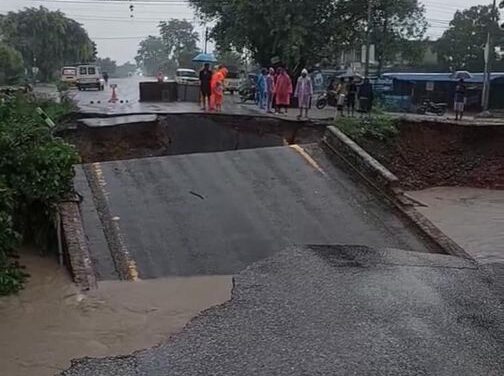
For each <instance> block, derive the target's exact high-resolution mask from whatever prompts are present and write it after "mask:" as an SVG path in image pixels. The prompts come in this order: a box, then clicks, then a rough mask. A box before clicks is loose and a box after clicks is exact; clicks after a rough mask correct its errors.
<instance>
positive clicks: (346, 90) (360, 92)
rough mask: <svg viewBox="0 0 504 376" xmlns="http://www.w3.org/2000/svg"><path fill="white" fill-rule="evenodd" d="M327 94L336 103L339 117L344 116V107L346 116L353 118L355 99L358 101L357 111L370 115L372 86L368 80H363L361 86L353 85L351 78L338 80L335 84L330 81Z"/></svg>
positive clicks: (372, 97) (333, 81)
mask: <svg viewBox="0 0 504 376" xmlns="http://www.w3.org/2000/svg"><path fill="white" fill-rule="evenodd" d="M327 93H328V96H329V97H330V98H333V100H334V101H335V102H336V110H337V112H338V114H339V115H340V116H342V117H343V116H345V107H346V109H347V115H348V116H354V114H355V105H356V102H357V99H358V100H359V109H360V111H361V112H362V113H371V109H372V107H373V99H374V96H373V86H372V85H371V82H370V81H369V79H368V78H366V79H364V82H363V83H362V84H361V85H358V86H357V84H356V83H355V80H354V78H353V77H348V79H347V81H346V82H345V78H343V77H342V78H340V80H339V82H338V83H336V80H335V79H332V80H331V82H330V83H329V86H328V88H327Z"/></svg>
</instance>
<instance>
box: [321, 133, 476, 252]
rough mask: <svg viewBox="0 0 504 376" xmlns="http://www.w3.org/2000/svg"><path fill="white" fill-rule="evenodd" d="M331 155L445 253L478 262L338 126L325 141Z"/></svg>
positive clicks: (388, 172) (395, 177) (390, 173)
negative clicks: (419, 209) (423, 212)
mask: <svg viewBox="0 0 504 376" xmlns="http://www.w3.org/2000/svg"><path fill="white" fill-rule="evenodd" d="M322 142H323V144H325V145H326V146H327V147H328V149H329V151H330V152H332V153H334V154H335V155H336V156H337V157H339V159H341V160H342V161H343V162H345V163H346V164H347V165H348V166H349V167H350V168H351V169H352V170H353V171H355V172H356V173H357V174H358V175H359V176H360V177H361V178H363V179H364V180H365V181H366V182H367V184H368V185H370V186H371V187H373V188H374V189H375V190H376V191H377V192H378V193H379V194H381V195H382V196H384V197H385V198H386V199H387V200H388V201H389V202H391V203H392V204H393V205H394V206H395V207H396V208H397V209H398V210H399V211H400V212H401V214H402V215H403V216H404V217H406V218H407V219H408V220H409V222H411V223H412V224H413V225H415V226H416V228H418V229H419V230H420V232H421V233H422V234H423V235H425V236H427V237H428V238H429V239H430V240H432V241H433V242H434V243H435V244H436V245H438V246H439V247H440V248H441V249H442V250H443V251H444V252H445V253H447V254H449V255H452V256H457V257H461V258H465V259H470V260H475V259H474V257H472V256H471V255H470V254H469V253H468V252H467V251H466V250H465V249H463V248H462V247H461V246H460V245H458V244H457V243H456V242H455V241H454V240H453V239H451V238H450V237H449V236H447V235H446V234H445V233H443V231H441V229H439V228H438V227H437V226H436V225H435V224H434V223H433V222H432V221H430V220H429V219H428V218H427V217H425V216H424V215H423V214H422V213H420V212H419V211H418V210H417V209H416V207H415V206H414V203H413V202H412V201H411V200H410V199H409V198H408V197H406V196H405V195H404V191H403V190H402V188H401V182H400V180H399V178H398V177H397V176H395V175H394V174H393V173H392V172H390V171H389V170H388V169H387V168H386V167H385V166H383V165H382V164H381V163H380V162H378V161H377V160H376V159H375V158H373V157H372V156H371V155H370V154H369V153H368V152H366V151H365V150H364V149H362V148H361V147H360V146H359V145H358V144H357V143H356V142H355V141H353V140H352V139H351V138H350V137H348V136H347V135H345V134H344V133H343V132H341V131H340V130H339V129H338V128H336V127H335V126H332V125H331V126H328V127H327V129H326V133H325V135H324V137H323V139H322Z"/></svg>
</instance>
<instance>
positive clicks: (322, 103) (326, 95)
mask: <svg viewBox="0 0 504 376" xmlns="http://www.w3.org/2000/svg"><path fill="white" fill-rule="evenodd" d="M336 102H337V100H336V96H335V95H334V94H333V92H328V91H327V90H324V91H323V92H322V93H320V94H319V95H318V97H317V100H316V102H315V106H316V107H317V108H318V109H319V110H322V109H324V108H325V107H326V106H327V105H330V106H333V107H335V106H336Z"/></svg>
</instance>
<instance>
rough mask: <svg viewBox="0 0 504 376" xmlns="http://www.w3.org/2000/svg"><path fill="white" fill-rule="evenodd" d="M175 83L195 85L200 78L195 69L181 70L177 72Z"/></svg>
mask: <svg viewBox="0 0 504 376" xmlns="http://www.w3.org/2000/svg"><path fill="white" fill-rule="evenodd" d="M175 82H176V83H177V84H192V83H194V84H195V83H198V82H199V76H198V74H197V73H196V71H195V70H194V69H186V68H180V69H177V71H176V72H175Z"/></svg>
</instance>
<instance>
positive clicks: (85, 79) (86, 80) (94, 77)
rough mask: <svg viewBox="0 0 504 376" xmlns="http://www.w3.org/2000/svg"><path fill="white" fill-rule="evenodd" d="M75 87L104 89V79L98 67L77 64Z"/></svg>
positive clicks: (80, 88)
mask: <svg viewBox="0 0 504 376" xmlns="http://www.w3.org/2000/svg"><path fill="white" fill-rule="evenodd" d="M77 88H78V89H79V90H84V89H89V88H91V89H93V88H94V89H98V90H103V89H105V81H104V80H103V79H102V77H101V74H100V68H98V67H97V66H96V65H79V66H78V67H77Z"/></svg>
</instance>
